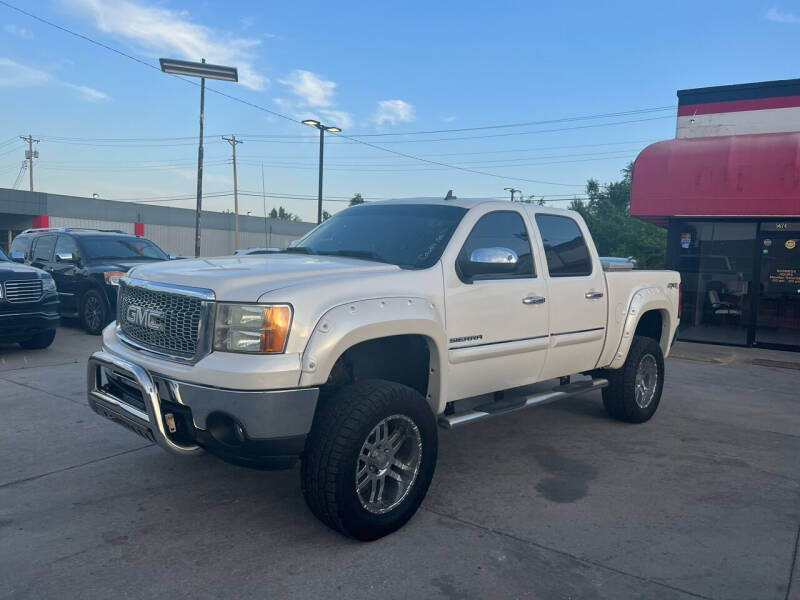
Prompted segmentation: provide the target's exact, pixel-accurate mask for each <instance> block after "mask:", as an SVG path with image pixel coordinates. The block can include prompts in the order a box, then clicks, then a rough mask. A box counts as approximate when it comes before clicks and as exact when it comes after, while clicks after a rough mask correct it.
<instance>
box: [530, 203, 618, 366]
mask: <svg viewBox="0 0 800 600" xmlns="http://www.w3.org/2000/svg"><path fill="white" fill-rule="evenodd" d="M535 222H536V226H537V228H538V230H539V237H540V238H541V243H542V249H543V251H544V256H545V263H546V270H547V276H548V279H549V281H548V289H549V297H548V299H547V303H548V306H549V307H550V349H549V351H548V355H547V363H546V365H545V367H544V369H543V373H542V379H548V378H550V377H559V376H561V375H568V374H570V373H578V372H581V371H587V370H589V369H593V368H594V367H595V365H596V364H597V360H598V359H599V358H600V352H601V351H602V349H603V342H604V340H605V328H606V315H607V308H606V306H607V302H608V299H607V297H606V282H605V276H604V274H603V269H602V267H601V265H600V261H599V259H598V258H597V252H596V250H595V249H594V244H593V243H592V241H591V237H590V236H589V232H588V231H587V230H586V229H585V225H584V224H583V223H582V222H580V223H579V222H578V221H577V220H576V219H573V218H572V217H570V216H568V215H567V214H551V213H546V212H538V211H537V212H536V214H535Z"/></svg>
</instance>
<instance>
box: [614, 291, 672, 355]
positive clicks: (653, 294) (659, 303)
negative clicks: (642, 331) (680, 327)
mask: <svg viewBox="0 0 800 600" xmlns="http://www.w3.org/2000/svg"><path fill="white" fill-rule="evenodd" d="M651 310H658V311H659V312H660V313H661V318H662V325H661V339H660V340H659V345H660V346H661V351H662V352H663V353H664V356H667V354H668V353H669V348H670V343H671V340H672V328H673V327H674V323H673V322H672V317H671V315H672V314H673V311H674V310H675V307H674V306H673V304H672V302H671V301H670V299H669V298H668V297H667V295H666V294H665V293H664V290H662V289H661V288H658V287H647V288H642V289H640V290H638V291H637V292H636V293H635V294H634V295H633V297H632V298H631V301H630V304H629V305H628V312H627V315H626V317H625V323H624V325H623V327H622V338H621V340H620V343H619V347H618V348H617V352H616V353H615V354H614V359H613V360H612V361H611V364H609V365H608V368H609V369H619V368H620V367H622V365H623V364H625V359H626V358H627V357H628V351H629V350H630V348H631V344H632V343H633V335H634V333H635V332H636V326H637V325H638V324H639V319H640V318H641V316H642V315H643V314H645V313H646V312H648V311H651Z"/></svg>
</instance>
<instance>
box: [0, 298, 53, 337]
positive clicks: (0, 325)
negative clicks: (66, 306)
mask: <svg viewBox="0 0 800 600" xmlns="http://www.w3.org/2000/svg"><path fill="white" fill-rule="evenodd" d="M58 320H59V316H58V310H57V309H56V308H54V307H51V306H47V307H41V306H40V307H37V309H36V310H33V311H32V310H27V311H20V312H17V311H9V312H0V340H13V341H19V340H27V339H29V338H31V337H33V336H34V335H36V334H37V333H43V332H45V331H48V330H50V329H55V328H56V326H57V325H58Z"/></svg>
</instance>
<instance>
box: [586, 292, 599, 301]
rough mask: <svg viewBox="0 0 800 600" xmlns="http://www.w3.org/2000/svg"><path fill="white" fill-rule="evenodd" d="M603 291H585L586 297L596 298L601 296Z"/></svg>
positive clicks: (589, 298) (588, 298)
mask: <svg viewBox="0 0 800 600" xmlns="http://www.w3.org/2000/svg"><path fill="white" fill-rule="evenodd" d="M602 297H603V292H586V299H587V300H596V299H597V298H602Z"/></svg>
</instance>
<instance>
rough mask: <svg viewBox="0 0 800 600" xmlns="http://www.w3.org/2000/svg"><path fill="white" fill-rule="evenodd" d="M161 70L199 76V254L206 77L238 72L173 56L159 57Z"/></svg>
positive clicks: (226, 77)
mask: <svg viewBox="0 0 800 600" xmlns="http://www.w3.org/2000/svg"><path fill="white" fill-rule="evenodd" d="M158 62H159V63H161V70H162V71H164V73H169V74H171V75H184V76H187V75H188V76H189V77H199V78H200V140H199V143H198V145H197V207H196V209H195V210H196V214H195V221H194V255H195V257H198V256H200V231H201V228H200V214H201V212H202V209H203V120H204V118H205V103H206V79H219V80H222V81H239V72H238V71H237V70H236V68H235V67H224V66H222V65H209V64H206V59H205V58H204V59H202V62H199V63H198V62H190V61H188V60H177V59H173V58H159V59H158Z"/></svg>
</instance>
